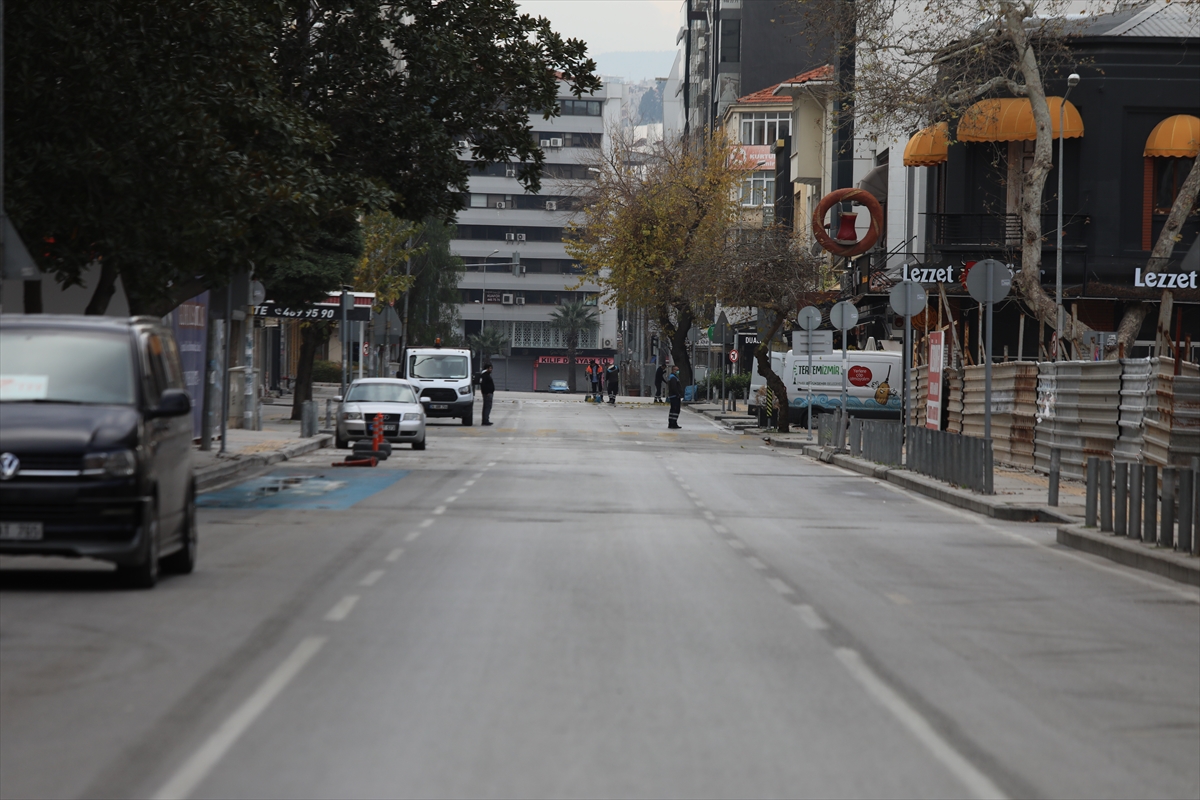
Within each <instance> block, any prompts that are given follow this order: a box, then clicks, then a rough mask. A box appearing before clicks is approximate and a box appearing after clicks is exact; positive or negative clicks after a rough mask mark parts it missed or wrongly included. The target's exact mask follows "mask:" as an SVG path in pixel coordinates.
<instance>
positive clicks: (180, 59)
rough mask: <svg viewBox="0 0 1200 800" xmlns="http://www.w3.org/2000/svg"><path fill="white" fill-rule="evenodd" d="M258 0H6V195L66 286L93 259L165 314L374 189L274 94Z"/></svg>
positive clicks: (268, 22)
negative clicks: (332, 158)
mask: <svg viewBox="0 0 1200 800" xmlns="http://www.w3.org/2000/svg"><path fill="white" fill-rule="evenodd" d="M277 11H278V9H277V7H276V6H275V5H274V4H272V3H270V2H268V0H190V1H189V2H186V3H167V4H163V3H158V2H153V0H27V2H22V3H10V4H8V5H7V7H6V8H5V15H6V18H5V25H6V31H5V33H6V37H5V38H6V45H7V47H6V49H5V59H6V63H5V67H6V73H7V74H6V81H5V92H6V94H5V101H6V111H7V115H6V123H7V130H6V132H5V133H6V147H7V151H6V159H5V169H6V184H5V186H6V195H7V197H6V198H5V202H6V207H7V209H8V211H9V213H10V215H11V216H12V218H13V221H14V224H15V225H16V227H17V228H18V230H20V232H21V234H22V236H23V238H24V239H25V241H26V243H27V244H28V245H29V249H30V251H31V252H32V254H33V256H34V258H35V260H36V261H37V262H38V264H39V266H40V267H41V268H42V269H43V270H45V271H49V272H52V273H53V274H54V275H55V277H56V278H57V279H58V281H59V282H60V283H61V284H62V285H64V286H71V285H74V284H78V283H79V282H80V281H81V280H82V277H83V274H84V271H85V269H86V268H87V266H88V265H89V264H91V263H93V262H98V263H99V264H100V266H101V270H100V280H99V284H98V285H97V286H95V287H89V288H93V291H94V294H93V298H92V302H91V305H90V306H89V311H91V312H93V313H103V311H104V310H105V308H106V307H107V305H108V300H109V298H110V297H111V296H112V293H113V288H114V286H115V283H116V280H117V278H118V277H120V279H121V282H122V284H123V285H124V287H125V290H126V292H127V294H128V296H129V301H130V306H131V308H132V309H133V311H134V312H135V313H154V314H161V313H166V312H167V311H169V310H170V309H171V308H173V307H174V306H175V305H177V304H178V303H179V302H180V301H182V300H185V299H187V298H188V297H191V296H193V295H195V294H197V293H198V292H200V291H202V290H203V289H204V288H206V287H211V286H215V285H220V284H221V283H223V282H224V280H225V278H226V277H227V276H228V275H229V274H231V273H232V272H235V271H240V270H243V269H245V268H246V267H247V266H248V265H249V264H250V263H251V262H262V261H264V260H266V259H267V258H270V257H273V256H278V255H280V254H285V253H294V252H297V250H298V247H299V245H300V244H302V243H304V242H305V241H309V240H311V239H313V238H314V235H320V234H319V233H318V230H317V229H318V226H319V224H320V223H321V222H322V221H323V220H326V219H328V218H329V217H331V216H337V215H338V214H339V213H343V214H344V213H345V211H346V209H347V208H348V207H352V206H353V205H354V204H356V203H358V202H360V201H361V198H362V197H363V196H369V195H371V194H373V193H374V194H377V192H376V191H375V190H374V189H373V188H372V187H371V186H369V185H366V184H365V183H364V182H363V181H361V179H359V178H357V177H355V176H352V175H344V174H337V173H334V172H331V171H328V170H322V169H320V168H319V164H320V160H321V159H322V158H324V157H325V155H326V154H327V153H328V152H329V151H330V149H331V147H332V145H333V141H334V140H333V137H332V136H331V135H330V133H329V130H328V128H327V127H325V126H324V125H321V124H319V123H317V122H316V121H314V120H313V119H312V118H311V117H310V116H308V115H306V114H304V113H303V112H302V111H301V110H300V109H299V108H297V107H296V105H295V104H293V103H291V102H288V101H287V100H286V99H285V98H284V97H283V96H282V94H281V93H280V90H279V81H278V77H277V72H276V65H275V63H274V62H273V61H272V59H271V57H270V54H271V45H272V42H273V41H274V39H275V36H276V33H275V32H276V31H277V30H278V28H279V27H280V26H281V25H282V24H283V20H282V18H281V17H280V15H279V14H278V13H277Z"/></svg>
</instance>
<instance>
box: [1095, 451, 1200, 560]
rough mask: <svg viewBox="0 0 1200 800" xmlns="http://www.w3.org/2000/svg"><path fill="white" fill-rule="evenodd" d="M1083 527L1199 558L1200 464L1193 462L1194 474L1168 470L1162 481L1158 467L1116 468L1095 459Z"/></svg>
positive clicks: (1123, 465) (1124, 464)
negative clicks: (1095, 528) (1098, 529)
mask: <svg viewBox="0 0 1200 800" xmlns="http://www.w3.org/2000/svg"><path fill="white" fill-rule="evenodd" d="M1160 487H1161V489H1160ZM1114 489H1115V491H1114ZM1114 499H1115V501H1116V502H1115V506H1116V507H1115V508H1114V502H1113V501H1114ZM1084 524H1085V525H1086V526H1087V527H1089V528H1094V527H1097V525H1098V526H1099V528H1100V530H1101V531H1103V532H1105V533H1114V534H1116V535H1117V536H1124V537H1127V538H1129V539H1134V540H1137V541H1142V542H1145V543H1146V544H1154V545H1157V546H1159V547H1162V548H1165V549H1172V548H1174V549H1175V550H1178V551H1179V552H1181V553H1191V554H1193V555H1197V554H1200V536H1197V532H1198V531H1197V529H1198V528H1200V458H1194V459H1192V463H1191V467H1190V468H1189V467H1180V466H1170V467H1163V468H1162V469H1161V479H1160V469H1159V467H1158V466H1157V465H1154V464H1137V463H1129V462H1125V461H1118V462H1116V463H1115V464H1114V463H1113V462H1112V461H1109V460H1108V459H1101V458H1097V457H1096V456H1091V457H1090V458H1088V462H1087V493H1086V496H1085V499H1084Z"/></svg>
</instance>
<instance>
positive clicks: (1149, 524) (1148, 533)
mask: <svg viewBox="0 0 1200 800" xmlns="http://www.w3.org/2000/svg"><path fill="white" fill-rule="evenodd" d="M1142 489H1143V490H1144V492H1145V495H1146V499H1145V501H1144V502H1143V503H1142V512H1143V519H1142V541H1143V542H1149V543H1150V544H1154V542H1155V537H1156V536H1157V535H1158V467H1156V466H1155V465H1153V464H1146V465H1145V466H1143V467H1142Z"/></svg>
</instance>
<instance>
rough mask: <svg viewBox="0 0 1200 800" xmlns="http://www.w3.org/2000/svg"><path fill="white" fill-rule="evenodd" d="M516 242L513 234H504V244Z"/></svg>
mask: <svg viewBox="0 0 1200 800" xmlns="http://www.w3.org/2000/svg"><path fill="white" fill-rule="evenodd" d="M516 240H517V235H516V234H515V233H506V234H504V241H506V242H515V241H516Z"/></svg>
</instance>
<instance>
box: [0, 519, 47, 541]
mask: <svg viewBox="0 0 1200 800" xmlns="http://www.w3.org/2000/svg"><path fill="white" fill-rule="evenodd" d="M41 538H42V523H40V522H0V539H8V540H10V541H19V542H36V541H38V540H40V539H41Z"/></svg>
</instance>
